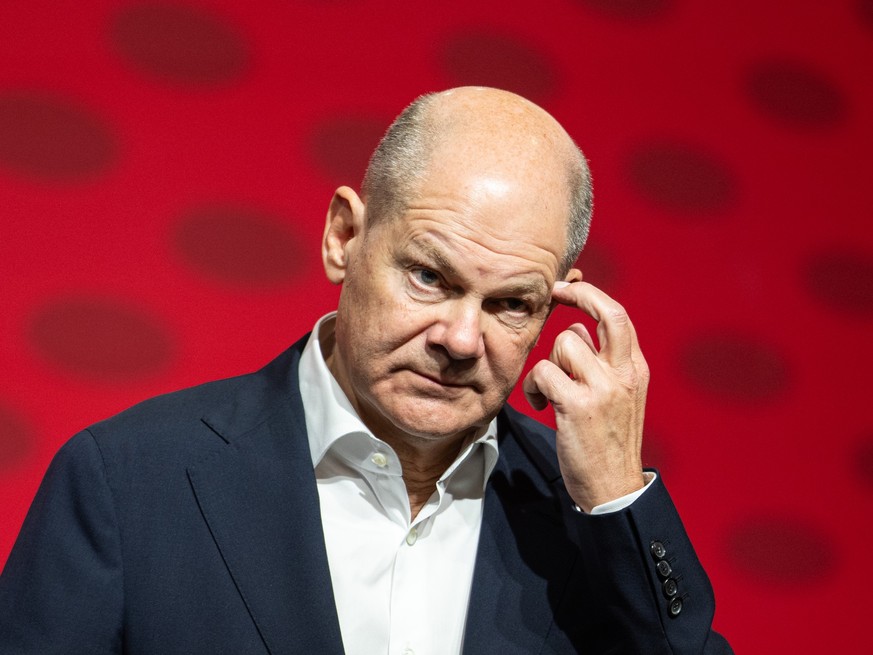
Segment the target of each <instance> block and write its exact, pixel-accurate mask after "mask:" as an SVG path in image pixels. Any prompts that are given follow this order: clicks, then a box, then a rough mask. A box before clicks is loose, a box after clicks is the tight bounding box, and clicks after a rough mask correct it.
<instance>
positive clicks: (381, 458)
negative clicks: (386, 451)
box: [370, 453, 388, 469]
mask: <svg viewBox="0 0 873 655" xmlns="http://www.w3.org/2000/svg"><path fill="white" fill-rule="evenodd" d="M370 461H371V462H373V464H375V465H376V466H378V467H379V468H380V469H383V468H385V467H386V466H388V458H387V457H385V455H383V454H382V453H376V454H375V455H373V456H372V457H371V458H370Z"/></svg>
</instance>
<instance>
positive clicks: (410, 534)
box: [406, 528, 418, 653]
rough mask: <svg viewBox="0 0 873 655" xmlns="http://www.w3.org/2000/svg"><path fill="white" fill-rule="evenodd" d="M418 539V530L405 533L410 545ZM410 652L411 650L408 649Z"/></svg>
mask: <svg viewBox="0 0 873 655" xmlns="http://www.w3.org/2000/svg"><path fill="white" fill-rule="evenodd" d="M417 540H418V530H416V529H415V528H412V530H410V531H409V532H407V533H406V543H407V544H409V545H410V546H412V545H413V544H414V543H415V542H416V541H417ZM409 652H410V653H411V652H412V651H411V650H410V651H409Z"/></svg>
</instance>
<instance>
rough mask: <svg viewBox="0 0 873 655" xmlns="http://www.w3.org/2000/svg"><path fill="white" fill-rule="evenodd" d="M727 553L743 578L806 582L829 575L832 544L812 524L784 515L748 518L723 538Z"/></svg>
mask: <svg viewBox="0 0 873 655" xmlns="http://www.w3.org/2000/svg"><path fill="white" fill-rule="evenodd" d="M727 554H728V556H729V557H730V559H731V561H732V562H733V565H734V566H735V567H736V568H737V569H738V570H739V571H740V572H741V573H742V574H744V575H746V576H748V578H747V579H749V580H755V581H756V582H764V583H770V584H796V583H810V582H815V581H818V580H822V579H825V578H827V577H828V576H830V575H831V574H832V573H833V571H834V569H835V568H836V565H837V554H836V552H835V546H834V545H833V543H832V542H831V540H830V538H829V537H828V536H827V535H826V534H825V533H823V532H822V531H820V530H819V529H817V528H816V527H815V526H813V525H809V524H806V523H804V522H801V521H799V520H795V519H788V518H780V517H773V518H766V517H762V518H750V519H747V520H746V521H744V522H743V523H741V524H740V525H738V526H736V527H735V528H734V529H733V530H732V532H731V533H730V534H729V535H728V538H727Z"/></svg>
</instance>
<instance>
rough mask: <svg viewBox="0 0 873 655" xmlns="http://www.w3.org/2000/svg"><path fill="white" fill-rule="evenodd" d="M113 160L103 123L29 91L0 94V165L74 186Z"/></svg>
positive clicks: (113, 149) (68, 103)
mask: <svg viewBox="0 0 873 655" xmlns="http://www.w3.org/2000/svg"><path fill="white" fill-rule="evenodd" d="M115 156H116V145H115V140H114V138H113V136H112V134H111V132H110V130H109V128H108V127H107V125H106V124H105V123H104V122H103V121H102V120H101V119H100V118H99V117H97V116H95V115H93V114H92V113H90V112H89V111H87V110H85V109H83V108H81V107H78V106H76V104H75V103H73V102H71V101H69V100H67V99H63V98H59V97H56V96H53V95H50V94H46V93H43V92H34V91H30V92H27V91H6V92H4V93H3V94H2V95H0V167H5V168H8V169H11V170H13V171H15V172H17V173H20V174H23V175H26V176H29V177H35V178H39V179H42V180H47V181H58V182H75V181H80V180H85V179H88V178H91V177H93V176H94V175H97V174H99V173H102V172H103V171H104V170H105V169H106V168H108V167H109V166H110V164H112V162H113V160H114V159H115Z"/></svg>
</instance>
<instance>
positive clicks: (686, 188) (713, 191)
mask: <svg viewBox="0 0 873 655" xmlns="http://www.w3.org/2000/svg"><path fill="white" fill-rule="evenodd" d="M626 175H627V178H628V182H629V184H630V185H631V187H632V188H633V189H634V190H635V191H636V192H637V193H638V194H639V195H640V196H642V197H643V198H644V199H645V200H647V201H648V202H650V203H652V204H653V205H656V206H659V207H661V208H663V209H666V210H668V211H673V212H678V213H683V214H695V215H700V214H712V213H715V212H723V211H724V210H726V209H727V208H729V207H730V205H731V204H732V203H733V202H734V200H735V196H736V182H735V180H734V176H733V174H732V173H731V171H730V169H728V167H727V166H725V165H724V164H722V163H721V162H720V161H719V160H718V159H717V158H716V157H715V156H713V155H711V154H709V153H708V152H706V151H704V150H702V149H700V148H697V147H693V146H690V145H688V144H683V143H676V142H667V141H662V142H652V143H649V144H647V145H644V146H642V147H639V148H637V149H635V150H634V151H633V152H631V154H630V157H629V158H628V161H627V164H626Z"/></svg>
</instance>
